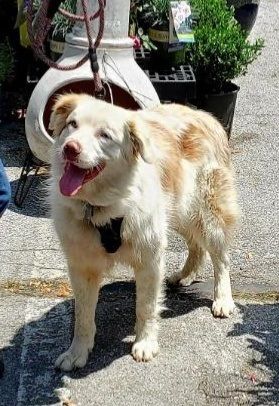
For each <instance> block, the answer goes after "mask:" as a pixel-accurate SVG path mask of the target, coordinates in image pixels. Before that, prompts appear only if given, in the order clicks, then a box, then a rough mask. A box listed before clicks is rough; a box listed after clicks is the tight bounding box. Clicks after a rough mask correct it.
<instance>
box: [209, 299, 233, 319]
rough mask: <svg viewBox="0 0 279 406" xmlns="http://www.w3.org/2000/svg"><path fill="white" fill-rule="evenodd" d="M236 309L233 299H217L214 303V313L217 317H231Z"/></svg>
mask: <svg viewBox="0 0 279 406" xmlns="http://www.w3.org/2000/svg"><path fill="white" fill-rule="evenodd" d="M234 310H235V304H234V301H233V300H232V299H216V300H214V302H213V305H212V313H213V316H215V317H230V315H231V314H232V313H233V312H234Z"/></svg>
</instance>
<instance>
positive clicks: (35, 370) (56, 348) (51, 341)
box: [0, 281, 211, 406]
mask: <svg viewBox="0 0 279 406" xmlns="http://www.w3.org/2000/svg"><path fill="white" fill-rule="evenodd" d="M32 300H33V299H32ZM40 302H41V300H34V301H33V304H32V305H33V306H38V308H39V309H38V314H40V315H41V314H42V313H43V315H42V316H41V317H40V318H39V319H37V320H36V321H31V322H29V323H26V324H25V325H24V326H23V327H22V328H21V329H20V330H18V332H17V333H16V334H15V335H14V337H13V339H12V340H11V342H10V343H11V345H10V346H7V347H6V348H4V349H2V351H1V352H2V355H3V357H4V361H5V372H4V375H3V377H2V379H1V385H0V399H5V396H8V397H7V399H10V401H11V404H17V403H20V404H21V405H28V406H31V405H50V404H54V403H56V402H58V400H59V399H58V397H57V395H56V392H57V391H56V390H57V389H59V388H60V387H62V386H63V383H62V381H63V380H64V379H65V378H64V377H65V374H64V373H62V372H60V371H57V370H55V369H54V367H53V364H54V361H55V359H56V357H57V356H58V355H59V354H60V353H61V352H62V351H65V350H66V349H67V348H68V346H69V344H70V342H71V338H72V332H73V301H72V300H66V301H59V303H57V304H56V305H55V306H52V307H51V308H50V309H49V310H48V311H45V312H42V311H40V308H42V309H44V308H46V304H45V302H44V299H42V303H41V304H40ZM165 305H166V308H167V309H166V310H164V312H163V314H162V317H163V318H172V317H177V316H180V315H183V314H186V313H188V312H191V311H193V310H195V309H196V308H198V307H201V306H207V307H209V306H210V305H211V301H210V300H208V299H207V298H205V297H201V296H199V294H198V293H197V292H196V290H195V291H192V290H191V289H190V291H187V289H176V288H172V289H170V288H167V295H166V302H165ZM35 313H36V311H35ZM96 324H97V335H96V340H95V347H94V350H93V352H92V353H91V354H90V358H89V361H88V363H87V365H86V366H85V367H84V368H82V369H81V370H76V371H74V372H71V373H70V374H69V375H70V376H71V378H73V379H79V378H83V377H85V376H87V375H88V374H92V373H95V372H97V371H100V370H102V369H104V368H106V367H107V366H109V365H110V364H111V363H112V362H114V361H115V360H117V359H118V358H120V357H123V356H126V355H128V354H129V353H130V351H131V339H129V336H130V338H131V336H133V335H134V324H135V284H134V283H133V282H128V281H126V282H114V283H111V284H108V285H105V286H104V287H103V288H102V290H101V292H100V297H99V302H98V307H97V312H96ZM19 347H21V348H19ZM20 352H21V363H19V362H18V361H15V360H18V358H19V355H20V354H19V353H20ZM15 363H17V365H15ZM20 364H21V365H20ZM16 373H17V374H18V377H17V382H16V383H15V382H14V383H13V385H11V384H10V381H11V379H13V380H15V375H16ZM16 386H17V388H16V389H15V387H16ZM2 390H4V392H3V393H1V391H2ZM9 392H10V393H9ZM12 399H14V400H13V401H12ZM60 400H61V399H60Z"/></svg>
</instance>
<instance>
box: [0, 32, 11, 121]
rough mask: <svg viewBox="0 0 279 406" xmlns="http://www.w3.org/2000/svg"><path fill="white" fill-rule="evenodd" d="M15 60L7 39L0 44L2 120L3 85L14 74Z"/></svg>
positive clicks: (0, 108)
mask: <svg viewBox="0 0 279 406" xmlns="http://www.w3.org/2000/svg"><path fill="white" fill-rule="evenodd" d="M13 62H14V59H13V54H12V50H11V47H10V45H9V42H8V40H7V39H5V41H4V42H1V43H0V119H2V118H3V115H4V108H3V107H4V106H3V85H4V83H5V82H6V81H7V80H8V79H9V77H10V76H11V75H12V73H13V67H14V63H13Z"/></svg>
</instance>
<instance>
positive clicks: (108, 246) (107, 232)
mask: <svg viewBox="0 0 279 406" xmlns="http://www.w3.org/2000/svg"><path fill="white" fill-rule="evenodd" d="M93 214H94V206H91V205H90V204H89V203H87V205H86V208H85V216H84V218H85V220H86V221H87V223H90V219H91V217H92V216H93ZM122 221H123V217H119V218H116V219H111V220H110V222H109V223H107V224H105V225H104V226H94V228H96V229H97V230H98V231H99V233H100V236H101V243H102V246H103V247H104V248H105V250H106V251H107V252H108V253H109V254H114V253H115V252H116V251H117V250H118V248H119V247H120V246H121V244H122V239H121V235H120V230H121V225H122Z"/></svg>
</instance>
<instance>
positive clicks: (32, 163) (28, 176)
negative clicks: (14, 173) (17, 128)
mask: <svg viewBox="0 0 279 406" xmlns="http://www.w3.org/2000/svg"><path fill="white" fill-rule="evenodd" d="M48 167H49V165H47V164H46V163H44V162H42V161H40V160H39V159H37V158H36V157H35V156H34V155H33V154H32V152H31V151H30V150H28V151H27V153H26V157H25V161H24V164H23V168H22V171H21V174H20V178H19V181H18V185H17V188H16V192H15V196H14V203H15V205H16V206H17V207H22V205H23V203H24V200H25V199H26V197H27V194H28V192H29V190H30V188H31V186H32V185H33V184H34V181H35V179H36V176H37V175H38V174H39V173H40V171H41V170H42V169H48Z"/></svg>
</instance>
